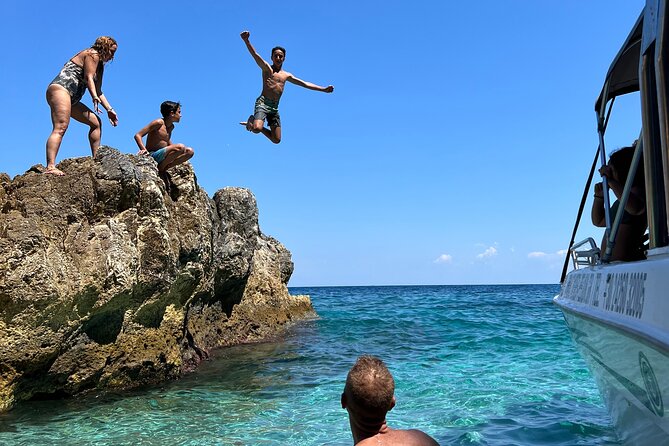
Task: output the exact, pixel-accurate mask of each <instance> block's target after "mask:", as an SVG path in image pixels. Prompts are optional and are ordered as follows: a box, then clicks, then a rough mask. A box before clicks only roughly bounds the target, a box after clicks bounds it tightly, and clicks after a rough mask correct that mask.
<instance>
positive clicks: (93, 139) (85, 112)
mask: <svg viewBox="0 0 669 446" xmlns="http://www.w3.org/2000/svg"><path fill="white" fill-rule="evenodd" d="M72 118H74V119H76V120H77V121H79V122H81V123H82V124H86V125H87V126H88V127H90V129H89V130H88V142H89V143H90V145H91V153H92V155H93V157H95V153H96V152H97V151H98V147H100V138H102V120H100V118H99V117H98V115H96V114H95V113H94V112H93V110H91V109H90V108H88V107H86V106H85V105H84V104H82V103H81V102H77V103H76V104H74V105H73V106H72Z"/></svg>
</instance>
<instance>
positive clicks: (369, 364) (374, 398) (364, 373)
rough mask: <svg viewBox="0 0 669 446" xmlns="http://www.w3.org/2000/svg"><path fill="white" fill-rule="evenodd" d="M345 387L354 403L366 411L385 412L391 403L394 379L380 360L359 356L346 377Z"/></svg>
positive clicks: (390, 406)
mask: <svg viewBox="0 0 669 446" xmlns="http://www.w3.org/2000/svg"><path fill="white" fill-rule="evenodd" d="M346 387H347V388H348V390H349V395H350V396H351V398H353V400H354V401H355V403H356V404H357V405H359V406H361V407H363V408H364V409H366V410H367V411H370V412H373V413H379V414H385V413H386V412H388V411H389V410H390V409H391V408H392V405H393V396H394V394H395V380H394V379H393V375H391V374H390V370H388V367H386V365H385V364H384V362H383V361H382V360H380V359H379V358H377V357H375V356H369V355H364V356H360V357H359V358H358V360H357V361H356V362H355V364H354V365H353V367H352V368H351V370H350V371H349V372H348V376H347V377H346Z"/></svg>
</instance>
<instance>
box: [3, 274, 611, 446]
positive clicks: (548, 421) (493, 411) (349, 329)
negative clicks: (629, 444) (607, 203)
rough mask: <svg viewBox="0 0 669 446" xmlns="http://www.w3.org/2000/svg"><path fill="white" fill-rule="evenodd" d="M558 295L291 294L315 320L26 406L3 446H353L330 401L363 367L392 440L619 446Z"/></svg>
mask: <svg viewBox="0 0 669 446" xmlns="http://www.w3.org/2000/svg"><path fill="white" fill-rule="evenodd" d="M558 290H559V287H558V286H557V285H517V286H515V285H505V286H498V285H495V286H492V285H486V286H397V287H394V286H391V287H321V288H291V293H292V294H309V295H310V296H311V299H312V302H313V304H314V307H315V308H316V311H317V312H318V314H319V316H320V318H319V319H317V320H312V321H307V322H303V323H300V324H298V325H297V326H295V327H293V328H292V329H291V330H289V332H288V333H286V335H285V336H283V337H282V338H281V339H278V340H275V341H273V342H268V343H263V344H254V345H244V346H239V347H233V348H229V349H224V350H221V351H218V352H216V354H215V355H214V357H213V359H212V360H211V361H208V362H206V363H204V364H203V365H202V366H201V368H199V369H198V371H197V372H195V373H193V374H191V375H189V376H187V377H185V378H184V379H181V380H179V381H175V382H170V383H167V384H165V385H163V386H161V387H159V388H151V389H142V390H138V391H133V392H130V393H123V394H105V395H91V396H87V397H83V398H77V399H67V400H58V401H32V402H27V403H23V404H21V405H19V406H18V407H17V408H16V409H15V410H13V411H12V412H10V413H9V414H5V415H0V445H30V446H35V445H161V446H167V445H324V444H327V445H351V444H353V441H352V438H351V434H350V432H349V428H348V418H347V415H346V411H344V410H342V408H341V405H340V395H341V391H342V388H343V384H344V381H345V378H346V373H347V371H348V369H349V368H350V367H351V365H352V364H353V363H354V361H355V359H356V358H357V356H359V355H361V354H373V355H377V356H379V357H381V358H382V359H384V360H385V361H386V363H387V364H388V366H389V368H390V370H391V371H392V373H393V375H394V377H395V383H396V392H395V394H396V397H397V405H396V406H395V408H394V409H393V410H392V411H391V412H389V414H388V422H389V424H390V426H391V427H398V428H409V427H416V428H419V429H422V430H424V431H425V432H427V433H429V434H430V435H431V436H432V437H434V438H435V439H436V440H437V441H438V442H439V443H440V444H441V445H499V446H502V445H504V446H510V445H556V446H557V445H564V446H571V445H615V444H619V443H618V440H617V438H616V435H615V433H614V431H613V429H612V427H611V420H610V418H609V417H608V415H607V413H606V410H605V408H604V405H603V402H602V400H601V398H600V397H599V394H598V393H597V389H596V386H595V382H594V379H593V378H592V376H591V375H590V374H589V372H588V370H587V368H586V366H585V363H584V362H583V360H582V359H581V358H580V357H579V356H578V354H577V353H576V350H575V348H574V346H573V344H572V340H571V338H570V336H569V333H568V331H567V329H566V326H565V324H564V321H563V319H562V315H561V313H560V311H559V310H558V309H557V308H556V307H555V306H553V304H552V301H551V300H552V297H553V296H554V295H555V294H557V292H558Z"/></svg>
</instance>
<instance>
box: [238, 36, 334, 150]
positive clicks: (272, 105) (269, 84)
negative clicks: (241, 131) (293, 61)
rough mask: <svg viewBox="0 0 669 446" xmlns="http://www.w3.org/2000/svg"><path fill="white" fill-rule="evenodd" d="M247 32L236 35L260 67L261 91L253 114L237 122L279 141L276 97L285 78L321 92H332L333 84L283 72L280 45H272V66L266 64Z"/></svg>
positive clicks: (283, 57) (281, 91)
mask: <svg viewBox="0 0 669 446" xmlns="http://www.w3.org/2000/svg"><path fill="white" fill-rule="evenodd" d="M250 35H251V33H249V32H248V31H244V32H242V33H241V34H240V36H241V38H242V40H243V41H244V43H246V48H248V50H249V53H251V56H253V59H255V61H256V63H257V64H258V66H259V67H260V69H261V70H262V93H261V94H260V97H259V98H258V99H256V105H255V109H254V110H253V114H252V115H251V116H249V119H248V120H247V121H246V122H240V124H242V125H244V126H246V130H248V131H250V132H253V133H262V134H263V135H265V136H266V137H267V138H269V140H270V141H272V142H273V143H274V144H279V143H280V142H281V117H280V116H279V99H281V95H282V94H283V89H284V87H285V85H286V81H288V82H290V83H292V84H295V85H299V86H300V87H304V88H308V89H310V90H316V91H322V92H324V93H332V92H333V91H334V87H333V86H332V85H328V86H327V87H321V86H319V85H316V84H312V83H311V82H306V81H303V80H302V79H298V78H297V77H295V76H293V75H292V74H291V73H289V72H287V71H283V69H282V68H281V67H282V66H283V61H284V59H285V58H286V50H285V49H283V48H281V47H280V46H277V47H274V48H272V65H270V64H269V63H267V61H265V60H264V59H263V58H262V57H260V55H259V54H258V52H257V51H256V50H255V48H253V45H251V42H249V36H250ZM265 119H267V124H269V129H267V128H265V127H264V124H265Z"/></svg>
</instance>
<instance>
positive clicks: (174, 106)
mask: <svg viewBox="0 0 669 446" xmlns="http://www.w3.org/2000/svg"><path fill="white" fill-rule="evenodd" d="M179 107H181V104H180V103H179V102H173V101H165V102H163V103H162V104H160V114H161V115H163V118H167V117H168V116H169V115H170V114H172V113H176V111H177V110H179Z"/></svg>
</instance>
